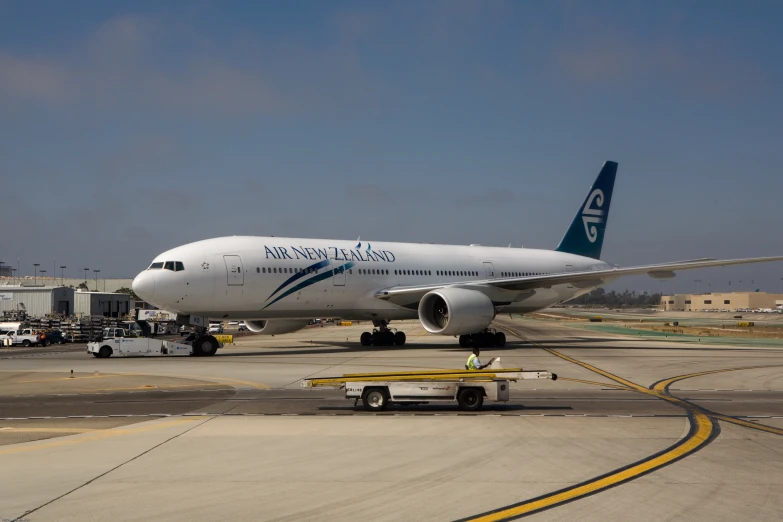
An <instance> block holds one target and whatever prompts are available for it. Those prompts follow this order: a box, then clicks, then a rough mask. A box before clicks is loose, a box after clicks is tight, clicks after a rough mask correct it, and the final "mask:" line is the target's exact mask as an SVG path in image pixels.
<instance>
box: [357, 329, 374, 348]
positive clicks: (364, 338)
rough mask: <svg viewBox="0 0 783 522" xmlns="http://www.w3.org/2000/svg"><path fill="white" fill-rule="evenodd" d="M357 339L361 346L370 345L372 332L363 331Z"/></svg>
mask: <svg viewBox="0 0 783 522" xmlns="http://www.w3.org/2000/svg"><path fill="white" fill-rule="evenodd" d="M359 341H360V342H361V343H362V346H370V345H371V344H372V334H371V333H370V332H364V333H363V334H362V336H361V337H359Z"/></svg>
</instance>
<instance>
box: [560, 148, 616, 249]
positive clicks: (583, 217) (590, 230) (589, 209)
mask: <svg viewBox="0 0 783 522" xmlns="http://www.w3.org/2000/svg"><path fill="white" fill-rule="evenodd" d="M616 175H617V163H615V162H614V161H607V162H605V163H604V166H603V168H602V169H601V173H600V174H598V177H597V178H596V180H595V182H594V183H593V186H592V187H590V191H589V192H588V193H587V197H586V198H585V200H584V202H583V203H582V206H581V207H579V212H578V213H577V215H576V217H574V220H573V221H572V222H571V226H570V227H568V231H567V232H566V234H565V236H564V237H563V240H562V241H560V244H559V245H558V246H557V251H558V252H568V253H569V254H576V255H579V256H585V257H592V258H593V259H600V257H601V246H603V243H604V232H605V231H606V222H607V221H608V220H609V204H610V203H611V202H612V191H613V190H614V178H615V176H616Z"/></svg>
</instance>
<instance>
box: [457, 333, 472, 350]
mask: <svg viewBox="0 0 783 522" xmlns="http://www.w3.org/2000/svg"><path fill="white" fill-rule="evenodd" d="M459 345H460V346H462V347H463V348H468V347H470V336H468V335H460V336H459Z"/></svg>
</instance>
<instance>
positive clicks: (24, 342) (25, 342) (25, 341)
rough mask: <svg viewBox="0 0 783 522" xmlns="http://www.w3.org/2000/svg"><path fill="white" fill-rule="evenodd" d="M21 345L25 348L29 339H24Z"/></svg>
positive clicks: (28, 343)
mask: <svg viewBox="0 0 783 522" xmlns="http://www.w3.org/2000/svg"><path fill="white" fill-rule="evenodd" d="M22 346H24V347H25V348H27V347H29V346H30V339H25V340H24V341H22Z"/></svg>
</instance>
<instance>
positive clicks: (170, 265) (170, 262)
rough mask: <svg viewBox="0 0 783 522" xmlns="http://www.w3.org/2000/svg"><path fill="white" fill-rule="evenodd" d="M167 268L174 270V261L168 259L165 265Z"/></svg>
mask: <svg viewBox="0 0 783 522" xmlns="http://www.w3.org/2000/svg"><path fill="white" fill-rule="evenodd" d="M163 268H165V269H166V270H171V271H172V272H173V271H174V261H166V264H165V265H164V266H163Z"/></svg>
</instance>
